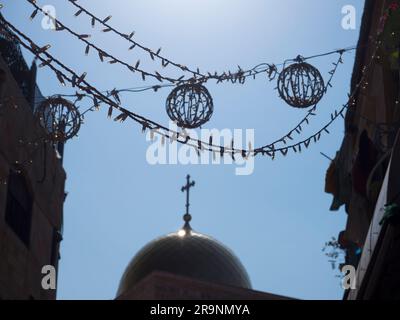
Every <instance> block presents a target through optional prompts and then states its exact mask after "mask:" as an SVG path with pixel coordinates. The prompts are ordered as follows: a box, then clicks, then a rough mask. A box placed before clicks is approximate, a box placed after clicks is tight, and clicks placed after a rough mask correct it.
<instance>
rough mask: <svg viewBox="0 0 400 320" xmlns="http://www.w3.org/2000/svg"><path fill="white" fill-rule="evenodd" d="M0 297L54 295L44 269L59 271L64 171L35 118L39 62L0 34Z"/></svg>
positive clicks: (39, 98) (38, 99)
mask: <svg viewBox="0 0 400 320" xmlns="http://www.w3.org/2000/svg"><path fill="white" fill-rule="evenodd" d="M0 53H1V54H0V299H55V298H56V290H44V289H43V287H42V279H43V277H44V274H42V268H43V266H45V265H52V266H54V267H55V269H57V266H58V260H59V243H60V241H61V238H62V236H61V234H62V221H63V219H62V217H63V203H64V199H65V193H64V183H65V179H66V174H65V172H64V170H63V167H62V164H61V161H60V157H59V155H58V154H57V152H56V151H55V149H54V146H53V145H52V144H51V143H49V142H45V140H44V137H45V136H46V133H45V130H44V129H43V128H42V127H41V126H40V124H39V122H38V121H37V119H35V117H34V112H33V111H34V108H35V105H36V103H38V102H40V100H41V99H42V97H41V95H40V91H39V89H38V87H37V85H36V81H35V78H36V66H35V64H33V65H32V67H31V68H28V67H27V65H26V63H25V61H24V59H23V58H22V54H21V51H20V49H19V47H18V45H16V44H15V43H12V42H10V41H9V40H7V39H6V38H4V37H0Z"/></svg>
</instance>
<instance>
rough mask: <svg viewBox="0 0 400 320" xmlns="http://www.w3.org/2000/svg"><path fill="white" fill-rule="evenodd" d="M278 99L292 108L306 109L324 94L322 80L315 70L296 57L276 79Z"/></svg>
mask: <svg viewBox="0 0 400 320" xmlns="http://www.w3.org/2000/svg"><path fill="white" fill-rule="evenodd" d="M278 91H279V95H280V97H281V98H282V99H283V100H285V101H286V103H287V104H289V105H290V106H292V107H295V108H308V107H311V106H313V105H315V104H317V103H318V102H319V101H320V100H321V98H322V97H323V95H324V93H325V84H324V79H323V78H322V76H321V73H320V72H319V71H318V69H317V68H315V67H313V66H312V65H310V64H308V63H306V62H304V60H303V59H302V58H301V57H297V58H296V60H295V63H293V64H291V65H290V66H288V67H286V68H284V69H283V71H282V72H281V74H280V75H279V78H278Z"/></svg>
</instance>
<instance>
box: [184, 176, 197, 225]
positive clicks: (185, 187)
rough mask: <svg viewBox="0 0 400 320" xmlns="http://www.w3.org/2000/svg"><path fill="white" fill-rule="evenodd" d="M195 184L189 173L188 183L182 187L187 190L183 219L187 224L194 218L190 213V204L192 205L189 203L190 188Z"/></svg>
mask: <svg viewBox="0 0 400 320" xmlns="http://www.w3.org/2000/svg"><path fill="white" fill-rule="evenodd" d="M194 185H195V181H190V175H187V176H186V185H185V186H183V187H182V188H181V191H182V192H185V191H186V213H185V215H184V216H183V219H184V220H185V222H186V224H187V225H188V224H189V221H190V220H192V217H191V215H190V214H189V205H190V204H189V191H190V188H193V187H194Z"/></svg>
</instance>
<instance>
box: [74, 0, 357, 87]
mask: <svg viewBox="0 0 400 320" xmlns="http://www.w3.org/2000/svg"><path fill="white" fill-rule="evenodd" d="M67 1H68V2H70V3H71V4H72V5H74V6H75V7H76V8H77V10H78V11H77V12H76V13H75V16H76V17H77V16H80V15H81V14H82V13H85V14H86V15H87V16H89V17H90V18H91V25H92V27H95V24H96V22H97V23H99V24H101V25H102V27H103V28H104V29H103V30H102V31H103V32H112V33H114V34H116V35H118V36H119V37H121V38H122V39H124V40H126V41H128V42H129V43H130V47H129V50H132V49H134V48H139V49H141V50H143V51H145V52H147V53H148V54H149V56H150V58H151V59H152V60H154V59H155V58H156V59H159V60H160V61H161V65H162V67H166V66H168V65H172V66H175V67H177V68H178V69H180V70H182V71H185V72H189V73H191V75H192V76H191V78H190V79H188V80H187V81H189V82H193V81H195V82H199V83H204V82H207V81H208V80H210V79H214V80H216V81H217V83H220V82H224V81H231V82H232V83H236V82H239V83H244V82H245V80H246V79H247V78H255V77H256V75H258V74H260V73H266V76H267V78H268V79H269V80H270V81H272V80H274V79H275V77H276V75H277V74H278V73H279V72H278V69H277V66H279V64H278V65H276V64H273V63H261V64H259V65H257V66H255V67H254V68H251V69H248V70H243V69H242V68H241V67H240V66H238V70H236V71H227V72H223V73H222V74H219V73H217V72H205V73H201V72H200V70H199V68H196V70H194V69H190V68H188V67H187V66H186V65H183V64H180V63H176V62H174V61H172V60H171V59H169V58H166V57H165V56H163V55H161V49H158V50H157V51H154V50H152V49H150V48H148V47H146V46H144V45H142V44H140V43H139V42H137V41H136V40H134V38H133V37H134V35H135V32H131V33H130V34H127V33H124V32H121V31H119V30H117V29H116V28H115V27H113V26H111V25H110V23H109V21H110V19H111V15H108V16H107V17H106V18H105V19H101V18H99V17H98V16H96V15H95V14H93V13H92V12H90V11H89V9H87V8H85V7H84V6H82V5H81V4H78V1H77V0H67ZM355 49H356V47H350V48H346V49H341V50H342V51H352V50H355ZM338 52H339V50H334V51H331V52H327V53H323V54H318V55H314V56H310V57H306V58H304V59H305V60H308V59H312V58H317V57H322V56H326V55H330V54H334V53H338ZM292 61H294V60H292ZM180 82H184V81H180Z"/></svg>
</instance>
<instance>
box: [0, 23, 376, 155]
mask: <svg viewBox="0 0 400 320" xmlns="http://www.w3.org/2000/svg"><path fill="white" fill-rule="evenodd" d="M0 21H1V22H2V24H3V25H4V26H5V27H9V28H10V29H12V30H13V31H14V32H15V33H16V34H18V36H19V37H21V38H23V39H24V41H27V42H28V43H29V44H26V43H25V42H24V41H23V40H22V39H20V38H19V37H18V36H16V35H12V36H13V37H14V38H15V40H16V41H18V42H20V43H21V45H22V46H23V47H24V48H26V49H27V50H29V51H31V52H32V53H33V54H34V55H35V56H36V57H37V58H38V59H39V60H41V61H42V62H45V61H50V62H49V63H47V64H46V66H47V67H49V68H50V69H51V70H53V72H55V73H56V75H57V78H58V79H59V81H60V82H61V84H63V85H66V83H65V82H66V81H67V82H70V83H71V84H73V85H75V86H77V87H78V88H80V89H81V90H82V91H84V92H86V93H87V94H89V95H91V96H92V97H93V99H94V100H100V101H101V102H103V103H105V104H107V105H109V112H108V115H109V116H110V117H111V116H112V111H113V110H114V109H116V110H118V111H120V112H121V114H120V115H118V116H117V117H116V118H115V119H114V120H116V121H125V120H126V119H127V118H130V119H132V120H134V121H136V122H138V123H140V124H141V125H142V129H143V131H145V130H146V129H149V130H151V131H152V132H153V133H155V134H159V135H161V136H164V137H165V138H169V139H170V140H171V141H177V142H178V143H181V144H187V145H189V146H191V147H193V148H195V149H196V150H197V151H199V152H200V151H203V150H207V151H211V152H213V154H215V153H220V154H221V156H223V155H224V154H229V155H231V156H232V158H234V157H235V154H241V155H242V157H244V158H247V157H248V156H255V155H258V154H262V155H268V156H270V157H271V158H275V155H276V154H277V153H278V152H281V153H282V154H283V155H286V154H287V153H288V151H289V150H293V151H295V152H300V151H301V150H302V146H303V147H305V148H308V146H309V145H310V143H311V141H312V140H314V141H315V142H317V141H318V140H319V139H320V137H321V135H322V134H323V133H329V131H328V127H329V126H330V125H331V124H332V123H333V122H334V120H336V119H337V117H338V116H342V117H343V112H344V110H345V109H347V108H348V106H349V104H345V105H344V106H343V107H342V108H341V109H340V110H337V111H335V112H334V113H332V114H331V120H330V121H329V122H328V123H327V124H326V125H325V126H324V127H323V128H322V129H320V130H319V131H318V132H316V133H315V134H313V135H312V136H310V137H308V138H307V139H305V140H303V141H301V142H298V143H296V144H292V145H287V146H285V147H282V148H275V145H273V146H271V145H268V146H265V147H261V148H256V149H253V148H252V146H251V145H250V146H249V148H248V149H237V148H235V147H234V143H233V141H232V144H231V146H230V147H229V146H228V147H224V146H218V145H214V144H213V143H212V137H210V141H209V142H208V143H207V142H203V141H201V140H198V139H193V138H191V137H190V136H188V135H187V133H186V132H185V131H183V132H181V133H180V132H176V131H173V130H170V129H168V128H166V127H164V126H161V125H159V124H157V123H156V122H154V121H152V120H150V119H147V118H145V117H143V116H140V115H138V114H136V113H134V112H131V111H129V110H127V109H125V108H123V107H121V106H120V105H118V104H116V103H115V102H114V101H112V100H110V99H109V98H108V97H106V96H104V95H103V94H102V93H101V92H100V91H99V90H97V89H96V88H94V87H92V86H91V85H90V84H89V83H88V82H87V81H86V80H85V79H84V77H78V76H77V74H76V73H75V72H74V71H72V70H71V69H70V68H68V67H66V66H65V65H64V64H62V63H61V62H60V61H58V60H57V59H55V58H54V57H53V56H51V55H50V54H49V53H48V52H47V49H48V46H45V47H39V46H37V45H36V44H35V43H34V42H33V41H32V40H31V39H29V38H28V37H27V36H26V35H24V34H23V33H21V32H20V31H19V30H18V29H16V28H15V27H14V26H13V25H11V24H10V23H9V22H7V21H6V20H5V19H4V18H3V19H2V20H0ZM43 48H45V49H43ZM42 55H44V56H45V58H44V57H42ZM373 57H375V54H374V56H373ZM53 64H57V65H58V66H59V67H61V68H62V69H64V70H65V71H67V72H68V73H70V74H71V75H72V76H71V77H69V76H67V75H66V74H64V73H62V71H61V70H59V69H57V68H56V67H54V65H53ZM77 78H79V79H78V81H77V80H76V79H77ZM363 79H364V77H363V78H362V79H361V81H360V83H359V84H358V85H357V86H356V90H355V91H357V90H358V89H359V86H360V85H361V83H362V81H363ZM354 93H355V92H354ZM354 93H353V94H354ZM353 94H352V95H350V98H352V96H353ZM349 101H351V100H349Z"/></svg>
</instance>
